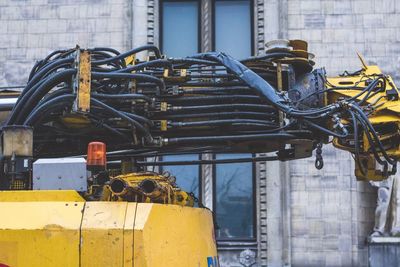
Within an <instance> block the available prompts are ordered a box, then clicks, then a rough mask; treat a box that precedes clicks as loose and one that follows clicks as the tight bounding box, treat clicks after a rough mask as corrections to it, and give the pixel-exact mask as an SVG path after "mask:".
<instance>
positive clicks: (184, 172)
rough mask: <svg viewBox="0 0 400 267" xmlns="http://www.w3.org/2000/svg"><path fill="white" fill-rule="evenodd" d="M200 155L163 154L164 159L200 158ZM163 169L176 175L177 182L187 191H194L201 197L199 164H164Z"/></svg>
mask: <svg viewBox="0 0 400 267" xmlns="http://www.w3.org/2000/svg"><path fill="white" fill-rule="evenodd" d="M198 159H199V156H198V155H171V156H163V161H179V160H182V161H183V160H185V161H186V160H198ZM162 169H163V171H168V172H170V173H171V175H173V176H175V177H176V183H177V184H178V186H179V187H180V188H182V189H183V190H185V191H186V192H189V193H190V192H193V193H194V195H195V196H196V197H197V198H198V197H199V165H184V166H163V168H162Z"/></svg>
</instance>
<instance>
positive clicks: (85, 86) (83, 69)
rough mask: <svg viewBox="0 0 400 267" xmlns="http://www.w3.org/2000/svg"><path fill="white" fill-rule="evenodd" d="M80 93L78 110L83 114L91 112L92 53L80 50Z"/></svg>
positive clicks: (78, 94) (78, 95) (78, 93)
mask: <svg viewBox="0 0 400 267" xmlns="http://www.w3.org/2000/svg"><path fill="white" fill-rule="evenodd" d="M77 78H78V81H77V83H78V92H77V99H76V102H77V103H76V104H77V110H78V111H83V112H89V111H90V91H91V89H90V81H91V63H90V53H89V51H88V50H80V52H79V69H78V75H77Z"/></svg>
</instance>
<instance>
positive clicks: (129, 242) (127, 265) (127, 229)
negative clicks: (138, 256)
mask: <svg viewBox="0 0 400 267" xmlns="http://www.w3.org/2000/svg"><path fill="white" fill-rule="evenodd" d="M136 208H137V203H128V206H127V208H126V216H125V223H124V265H123V266H124V267H132V266H133V247H134V243H133V241H134V240H133V227H134V224H135V215H136Z"/></svg>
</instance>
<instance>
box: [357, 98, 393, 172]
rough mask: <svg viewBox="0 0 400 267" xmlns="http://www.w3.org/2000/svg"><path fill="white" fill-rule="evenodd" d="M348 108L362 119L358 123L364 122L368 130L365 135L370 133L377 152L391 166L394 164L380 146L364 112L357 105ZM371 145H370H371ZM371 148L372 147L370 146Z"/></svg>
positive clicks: (377, 137) (379, 141)
mask: <svg viewBox="0 0 400 267" xmlns="http://www.w3.org/2000/svg"><path fill="white" fill-rule="evenodd" d="M350 107H351V108H352V109H353V110H355V111H356V112H357V113H358V116H359V117H360V118H361V119H362V120H360V122H364V123H365V125H366V126H367V128H368V129H366V130H365V131H366V133H371V134H372V136H373V137H374V139H375V142H376V143H377V144H378V147H379V150H380V152H381V153H382V155H383V157H384V158H385V159H386V161H387V162H389V163H390V164H392V165H395V164H396V161H395V160H393V159H391V158H390V157H389V155H388V154H387V153H386V150H385V148H384V147H383V145H382V142H381V140H380V139H379V136H378V134H377V133H376V131H375V129H374V127H373V126H372V124H371V122H370V121H369V120H368V117H367V116H366V115H365V114H364V112H363V111H362V110H361V108H359V107H358V106H357V105H355V104H352V105H350ZM371 145H372V143H371ZM372 146H373V145H372Z"/></svg>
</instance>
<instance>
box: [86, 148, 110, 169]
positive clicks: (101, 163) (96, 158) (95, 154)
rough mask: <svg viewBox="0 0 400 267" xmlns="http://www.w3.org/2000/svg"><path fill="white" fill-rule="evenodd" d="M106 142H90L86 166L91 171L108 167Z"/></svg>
mask: <svg viewBox="0 0 400 267" xmlns="http://www.w3.org/2000/svg"><path fill="white" fill-rule="evenodd" d="M106 161H107V160H106V144H104V143H102V142H90V143H89V144H88V152H87V160H86V166H87V169H88V170H90V171H96V170H99V171H100V170H105V169H106Z"/></svg>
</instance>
